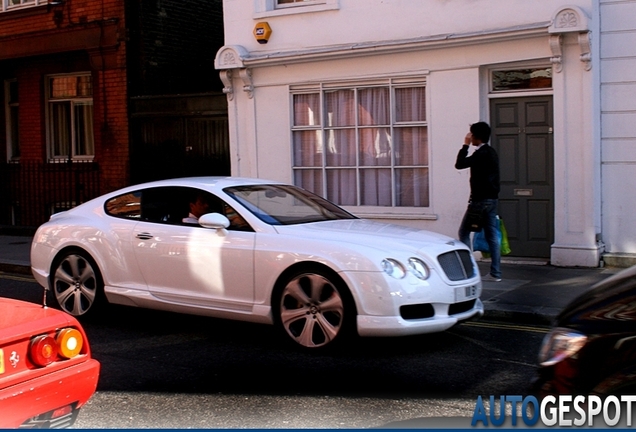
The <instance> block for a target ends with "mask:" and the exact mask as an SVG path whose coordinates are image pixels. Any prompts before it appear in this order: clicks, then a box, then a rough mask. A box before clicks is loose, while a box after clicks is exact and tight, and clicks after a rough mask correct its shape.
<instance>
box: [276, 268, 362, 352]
mask: <svg viewBox="0 0 636 432" xmlns="http://www.w3.org/2000/svg"><path fill="white" fill-rule="evenodd" d="M329 273H330V272H327V271H324V270H322V269H305V270H303V271H299V272H296V273H294V274H293V275H292V276H291V277H289V278H288V279H287V282H286V283H284V285H283V286H282V288H281V289H280V290H279V292H280V294H279V296H278V304H277V307H276V308H275V311H276V320H277V323H278V325H279V327H281V328H282V330H283V331H284V333H285V334H286V335H287V336H288V337H289V338H291V340H293V341H294V342H296V344H298V345H300V346H301V347H303V348H305V349H312V350H313V349H325V348H327V347H331V346H333V345H334V344H335V343H337V342H338V343H339V342H341V340H342V339H344V338H346V337H347V336H348V335H350V334H351V333H352V331H353V327H354V324H355V315H356V311H355V306H354V304H353V299H352V298H351V294H350V293H349V291H348V289H347V288H346V285H345V284H344V282H342V280H341V279H340V278H339V277H338V276H336V275H335V274H334V275H330V274H329Z"/></svg>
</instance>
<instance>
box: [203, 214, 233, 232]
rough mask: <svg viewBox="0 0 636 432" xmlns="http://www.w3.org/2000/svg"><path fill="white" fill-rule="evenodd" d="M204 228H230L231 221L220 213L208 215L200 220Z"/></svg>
mask: <svg viewBox="0 0 636 432" xmlns="http://www.w3.org/2000/svg"><path fill="white" fill-rule="evenodd" d="M199 225H201V226H202V227H203V228H212V229H217V230H218V229H222V228H227V227H229V226H230V220H229V219H228V218H226V217H225V216H223V215H222V214H220V213H206V214H204V215H203V216H201V217H200V218H199Z"/></svg>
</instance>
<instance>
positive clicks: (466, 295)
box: [455, 285, 477, 302]
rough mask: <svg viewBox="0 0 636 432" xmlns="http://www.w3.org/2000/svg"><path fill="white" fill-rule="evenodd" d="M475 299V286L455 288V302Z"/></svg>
mask: <svg viewBox="0 0 636 432" xmlns="http://www.w3.org/2000/svg"><path fill="white" fill-rule="evenodd" d="M475 297H477V287H476V286H475V285H471V286H466V287H458V288H455V301H456V302H460V301H464V300H469V299H472V298H475Z"/></svg>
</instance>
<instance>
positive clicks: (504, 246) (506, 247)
mask: <svg viewBox="0 0 636 432" xmlns="http://www.w3.org/2000/svg"><path fill="white" fill-rule="evenodd" d="M499 231H500V233H501V254H502V255H508V254H509V253H510V252H512V251H511V250H510V244H509V243H508V231H506V226H505V225H504V221H503V219H499Z"/></svg>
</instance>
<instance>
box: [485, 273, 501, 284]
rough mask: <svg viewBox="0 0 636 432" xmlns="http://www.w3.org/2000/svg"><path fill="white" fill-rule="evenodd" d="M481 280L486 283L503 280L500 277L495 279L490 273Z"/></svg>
mask: <svg viewBox="0 0 636 432" xmlns="http://www.w3.org/2000/svg"><path fill="white" fill-rule="evenodd" d="M481 280H482V281H484V282H501V278H500V277H494V276H493V275H491V274H490V273H488V274H487V275H485V276H482V277H481Z"/></svg>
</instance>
